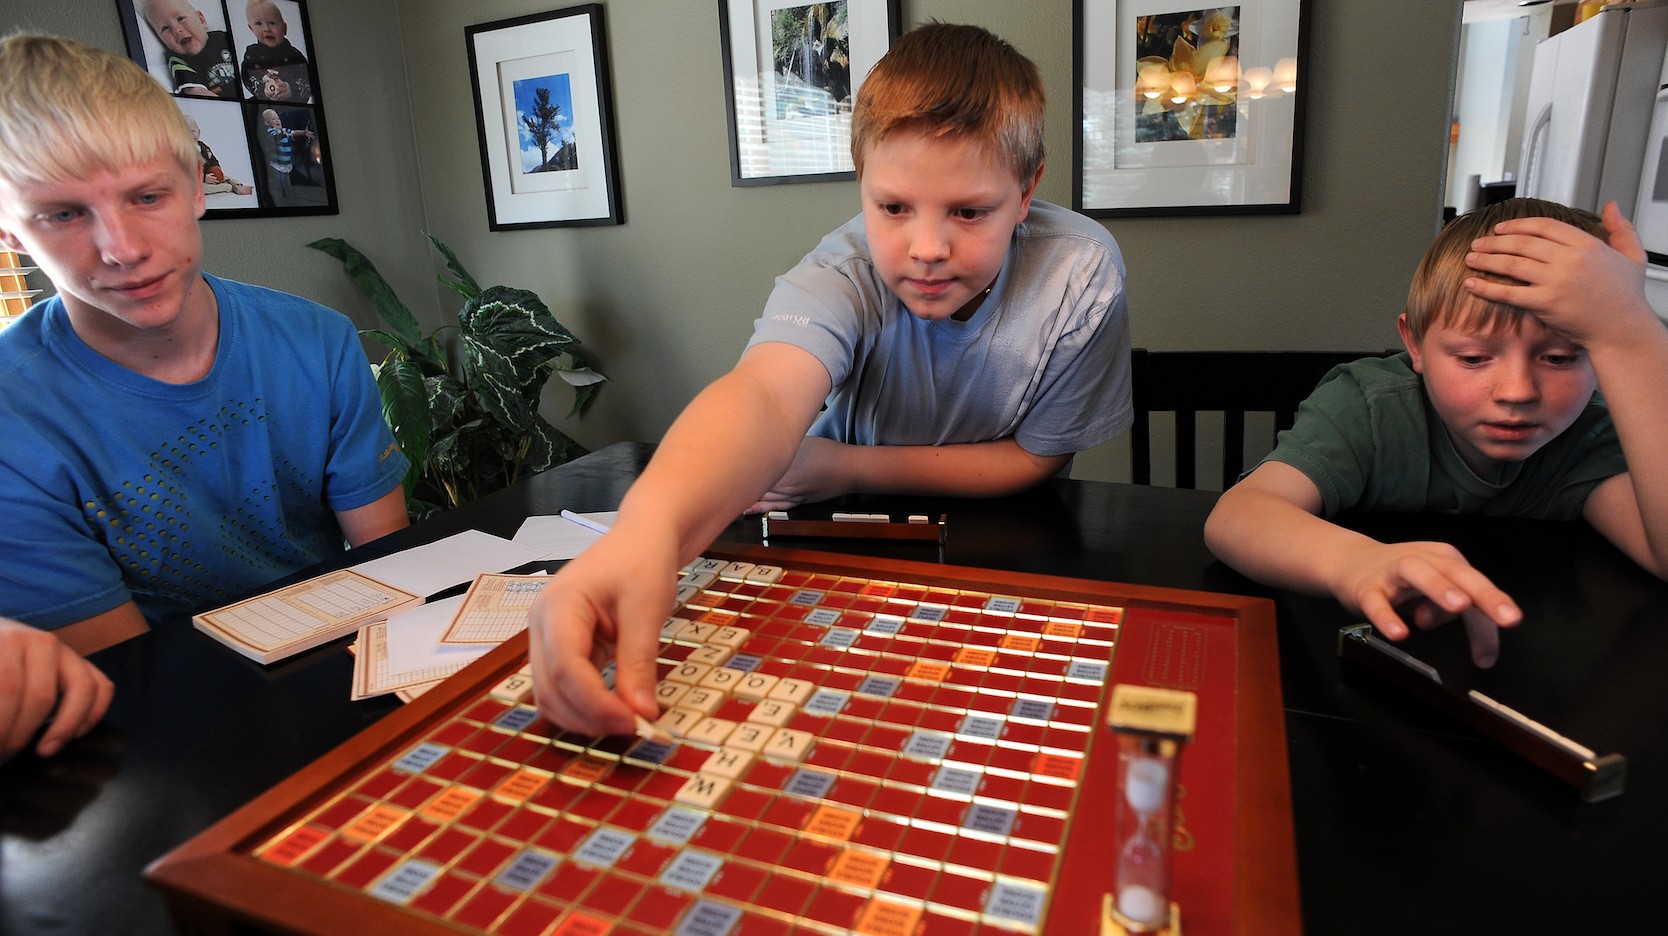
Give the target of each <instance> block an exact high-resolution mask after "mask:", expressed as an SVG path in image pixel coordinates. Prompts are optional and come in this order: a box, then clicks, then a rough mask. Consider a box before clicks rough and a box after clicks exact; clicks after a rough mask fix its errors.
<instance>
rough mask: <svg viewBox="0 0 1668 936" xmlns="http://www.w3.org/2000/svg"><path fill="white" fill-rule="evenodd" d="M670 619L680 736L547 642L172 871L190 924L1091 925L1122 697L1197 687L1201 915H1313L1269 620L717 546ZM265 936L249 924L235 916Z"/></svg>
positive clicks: (546, 935) (155, 878) (229, 821)
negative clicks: (584, 676)
mask: <svg viewBox="0 0 1668 936" xmlns="http://www.w3.org/2000/svg"><path fill="white" fill-rule="evenodd" d="M706 559H707V560H708V561H707V562H706V563H704V564H702V563H697V564H695V565H694V566H692V568H691V569H688V570H685V575H684V578H683V580H682V582H681V583H680V589H679V599H680V602H681V604H680V606H679V608H678V610H677V612H676V613H675V615H674V617H673V618H672V619H671V620H670V621H668V623H667V626H666V627H665V628H664V629H663V631H662V641H661V645H660V670H661V675H662V677H663V678H662V681H661V683H660V686H659V691H660V694H661V697H662V702H663V704H664V705H665V710H664V715H663V717H662V719H661V726H662V727H664V728H665V729H667V731H668V732H670V733H671V734H672V735H673V736H674V740H672V741H671V742H666V741H655V740H649V739H644V738H637V737H626V738H622V737H614V738H601V739H598V738H589V737H582V736H578V735H574V734H571V733H567V732H563V731H560V730H558V729H556V728H555V727H554V726H553V725H551V724H550V723H549V722H548V721H546V720H544V719H542V718H540V717H539V716H538V714H537V712H536V710H535V709H534V707H533V703H532V699H531V698H530V696H529V693H528V688H529V686H530V679H529V678H528V677H527V675H526V669H525V666H526V639H525V635H521V636H518V637H516V638H513V639H511V640H509V641H507V642H506V643H505V644H504V645H502V646H500V647H499V648H497V649H496V650H494V651H492V652H491V653H490V654H488V655H487V656H486V657H484V658H482V659H481V660H480V661H478V662H477V663H475V664H473V665H472V666H471V667H470V668H468V669H466V670H465V671H463V672H462V673H459V674H458V675H457V676H455V677H453V678H452V679H450V680H448V681H446V682H445V683H443V684H441V685H440V686H439V687H438V688H436V689H434V690H432V691H430V692H429V693H427V694H426V695H424V696H422V697H420V698H419V699H417V700H416V701H415V702H413V703H411V704H410V705H407V706H406V707H404V708H403V709H401V710H399V711H397V712H395V713H393V714H391V715H390V716H388V717H387V718H385V719H384V720H382V721H381V722H379V723H377V724H376V725H373V726H372V727H370V728H368V729H366V730H365V731H364V732H363V733H361V734H360V735H359V736H357V737H355V738H353V739H351V740H350V741H348V742H347V743H345V744H343V745H342V746H341V747H340V748H338V749H337V750H335V751H333V752H331V753H330V754H328V755H326V756H325V757H323V758H321V759H320V760H319V761H318V762H316V763H314V764H313V765H310V766H308V767H307V768H305V769H303V770H302V771H300V772H299V773H297V774H296V775H295V776H293V777H291V778H290V779H289V780H287V781H285V782H284V783H282V784H280V785H279V786H278V787H276V788H274V789H273V790H271V791H269V792H268V793H266V794H264V795H263V796H261V797H260V798H258V799H257V800H255V801H254V802H252V803H250V804H249V805H247V806H245V807H244V808H242V809H240V810H238V811H237V812H235V813H233V814H232V815H231V816H229V817H227V818H226V819H224V820H222V821H221V822H219V823H218V824H216V825H214V826H212V827H211V828H209V829H208V830H206V831H205V832H203V833H202V834H200V835H198V836H197V837H195V838H194V839H192V840H191V841H189V842H187V843H185V844H184V845H181V846H180V847H179V848H177V849H175V850H174V851H173V852H171V853H170V854H168V855H166V856H164V857H163V858H162V859H160V860H159V861H158V862H156V863H155V864H154V865H153V866H152V867H151V868H150V869H148V871H147V877H148V878H149V879H150V880H151V881H152V882H153V883H155V884H156V885H158V886H160V887H161V888H162V889H163V890H164V891H165V892H166V893H167V895H168V897H169V903H170V908H171V910H172V912H173V914H174V917H175V920H176V923H177V924H178V925H179V927H180V928H181V930H182V931H183V932H188V933H190V932H205V933H206V932H225V931H228V930H230V929H233V928H235V927H240V926H246V925H247V926H254V927H256V928H258V929H259V930H261V931H270V932H297V933H366V932H401V933H436V934H438V933H448V934H455V933H475V932H493V933H504V934H516V936H535V934H537V936H552V934H554V936H579V934H585V936H592V934H604V933H611V934H620V936H647V934H653V933H674V934H678V936H756V934H757V936H764V934H790V933H792V934H819V933H845V932H858V933H866V934H873V936H913V934H937V933H947V934H999V933H1004V934H1005V933H1022V934H1030V933H1036V934H1051V936H1052V934H1094V933H1098V932H1099V931H1100V925H1101V923H1100V920H1101V905H1102V895H1103V894H1104V893H1106V892H1107V891H1108V890H1109V889H1110V887H1111V883H1112V882H1111V873H1112V872H1111V869H1112V867H1113V861H1114V851H1115V848H1116V845H1115V843H1113V842H1110V841H1109V839H1110V830H1111V827H1112V815H1111V810H1112V809H1113V808H1114V804H1115V803H1116V802H1117V797H1118V791H1117V790H1116V789H1115V788H1114V787H1115V782H1116V781H1115V774H1116V770H1115V758H1116V749H1115V741H1114V739H1113V737H1112V735H1111V734H1110V732H1109V730H1108V729H1106V728H1105V727H1104V726H1103V724H1102V722H1103V718H1104V714H1105V712H1104V708H1105V704H1106V701H1107V699H1108V697H1109V695H1110V688H1111V686H1112V685H1113V684H1114V683H1117V682H1135V683H1140V684H1145V685H1154V686H1160V687H1164V688H1172V689H1186V690H1189V691H1193V692H1195V693H1197V694H1198V696H1199V719H1198V725H1199V727H1198V731H1197V734H1196V737H1195V739H1194V741H1193V743H1192V744H1190V745H1189V746H1188V747H1187V748H1186V749H1185V751H1184V752H1183V755H1182V761H1181V765H1182V766H1181V770H1180V775H1179V785H1180V797H1179V800H1178V803H1177V807H1176V815H1175V817H1174V826H1175V835H1174V843H1173V844H1174V847H1175V864H1174V882H1173V893H1172V899H1173V900H1174V902H1175V903H1176V905H1177V906H1178V908H1179V910H1180V918H1181V924H1182V931H1183V932H1186V933H1194V934H1201V933H1224V934H1226V933H1267V932H1282V933H1295V932H1299V931H1300V930H1301V920H1300V916H1299V908H1298V900H1297V883H1296V859H1295V853H1294V848H1293V840H1292V828H1291V802H1290V793H1289V786H1288V782H1287V762H1286V752H1285V741H1284V725H1283V717H1282V711H1281V706H1280V689H1279V675H1278V660H1277V656H1276V650H1275V636H1274V625H1273V612H1272V606H1271V605H1270V604H1269V603H1268V602H1266V601H1264V600H1260V599H1251V598H1242V597H1236V596H1227V595H1214V594H1206V593H1197V592H1186V591H1178V590H1170V589H1156V588H1143V587H1136V586H1127V585H1117V584H1111V583H1104V582H1092V581H1086V580H1078V579H1065V578H1055V577H1049V576H1041V575H1030V574H1017V573H1004V572H993V571H989V570H977V569H969V568H960V567H954V566H945V565H934V564H927V563H911V562H899V561H891V560H887V561H881V560H874V559H868V558H864V557H853V556H836V555H832V554H824V553H815V552H808V551H802V550H791V549H764V548H757V547H745V546H733V545H728V544H726V545H723V546H715V547H714V548H713V549H712V550H711V551H709V554H708V556H707V557H706ZM240 931H241V930H240Z"/></svg>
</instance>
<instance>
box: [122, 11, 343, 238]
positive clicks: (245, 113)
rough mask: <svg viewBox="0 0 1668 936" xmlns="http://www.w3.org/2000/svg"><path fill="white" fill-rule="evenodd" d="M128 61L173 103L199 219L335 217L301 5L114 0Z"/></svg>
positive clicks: (331, 177)
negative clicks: (192, 149) (189, 139)
mask: <svg viewBox="0 0 1668 936" xmlns="http://www.w3.org/2000/svg"><path fill="white" fill-rule="evenodd" d="M116 7H117V10H118V12H119V13H120V16H121V21H122V34H123V37H124V39H125V41H126V44H127V52H128V57H130V58H132V59H133V60H134V61H135V62H137V63H138V64H139V65H140V67H142V68H144V69H145V71H146V72H147V73H149V74H150V75H151V77H153V78H155V79H156V80H157V82H158V83H159V84H161V85H162V86H163V87H164V88H166V89H167V90H168V92H169V93H170V94H172V95H173V96H174V100H175V101H176V102H177V103H178V104H179V107H180V111H181V112H182V113H183V114H184V115H185V117H186V121H187V123H188V124H190V126H191V128H192V133H193V134H194V135H195V136H196V137H197V147H198V153H199V155H200V156H201V157H202V160H203V191H204V193H205V198H206V201H207V205H208V208H207V211H206V212H205V214H204V217H205V218H224V217H276V216H284V215H327V214H337V213H339V208H338V206H337V201H336V183H335V176H334V173H333V172H332V169H331V161H330V146H329V142H328V135H327V133H326V130H325V121H324V106H323V103H322V100H321V96H320V88H319V80H318V69H317V60H316V58H315V53H314V46H313V36H312V29H311V26H310V24H309V22H308V19H307V8H306V4H305V3H303V2H302V0H116Z"/></svg>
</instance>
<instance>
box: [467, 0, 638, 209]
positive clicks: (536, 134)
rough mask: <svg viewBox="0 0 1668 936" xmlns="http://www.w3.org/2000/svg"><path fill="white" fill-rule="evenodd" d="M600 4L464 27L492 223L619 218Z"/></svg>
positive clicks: (616, 159) (617, 175)
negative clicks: (564, 103) (564, 104)
mask: <svg viewBox="0 0 1668 936" xmlns="http://www.w3.org/2000/svg"><path fill="white" fill-rule="evenodd" d="M602 11H603V8H602V5H601V4H597V3H591V4H585V5H582V6H575V7H566V8H564V9H560V10H552V11H550V12H548V13H535V14H531V15H528V16H518V17H515V18H513V19H504V20H497V21H494V22H490V23H481V24H478V25H475V26H469V27H466V28H465V29H464V44H465V45H466V46H467V47H468V52H469V81H470V84H471V85H472V87H473V90H474V97H475V127H476V131H477V134H478V140H479V142H480V147H481V180H482V183H483V184H484V185H485V187H486V207H487V226H488V227H489V228H490V229H491V230H494V231H516V230H526V229H530V228H548V227H571V226H589V225H605V224H623V223H624V222H625V213H624V209H623V207H622V205H621V202H620V170H619V166H620V160H619V157H618V155H617V154H616V153H615V144H614V140H615V134H614V104H613V94H612V92H611V90H610V87H609V74H610V73H609V69H608V41H607V35H606V32H605V30H604V26H603V13H602ZM564 101H565V102H566V106H563V102H564ZM541 102H542V103H541ZM551 107H554V108H555V110H554V111H551V110H548V108H551ZM564 117H565V118H566V120H565V121H564V119H563V118H564ZM551 144H555V145H554V146H552V145H551ZM552 150H554V151H552Z"/></svg>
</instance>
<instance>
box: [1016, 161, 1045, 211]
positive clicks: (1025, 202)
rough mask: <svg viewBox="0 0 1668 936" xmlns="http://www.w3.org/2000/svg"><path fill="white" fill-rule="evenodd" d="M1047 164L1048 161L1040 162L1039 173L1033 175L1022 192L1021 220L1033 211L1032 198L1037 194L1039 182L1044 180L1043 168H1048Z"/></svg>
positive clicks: (1038, 165)
mask: <svg viewBox="0 0 1668 936" xmlns="http://www.w3.org/2000/svg"><path fill="white" fill-rule="evenodd" d="M1047 166H1048V163H1047V162H1046V161H1045V162H1042V163H1038V164H1037V174H1036V175H1034V176H1032V177H1031V182H1030V184H1029V185H1027V186H1025V190H1024V191H1023V192H1021V193H1020V199H1019V201H1020V204H1019V220H1021V221H1024V220H1025V218H1026V217H1027V216H1028V215H1030V213H1031V199H1032V197H1033V196H1035V195H1036V194H1037V184H1038V183H1039V182H1041V181H1042V174H1043V169H1045V168H1047Z"/></svg>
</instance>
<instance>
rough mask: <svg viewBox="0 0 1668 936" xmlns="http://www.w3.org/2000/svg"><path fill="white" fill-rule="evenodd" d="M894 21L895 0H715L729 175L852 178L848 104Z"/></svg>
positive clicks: (783, 179) (767, 181) (746, 181)
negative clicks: (722, 75) (828, 0)
mask: <svg viewBox="0 0 1668 936" xmlns="http://www.w3.org/2000/svg"><path fill="white" fill-rule="evenodd" d="M900 23H901V18H900V12H899V2H898V0H834V2H828V3H810V2H807V0H745V2H743V0H736V2H734V3H732V2H729V0H718V35H719V45H720V46H721V48H722V51H723V58H724V107H725V110H724V116H725V118H726V120H727V123H728V130H729V143H730V184H731V185H732V186H748V185H780V184H783V183H788V182H832V181H845V180H850V179H855V178H856V177H857V173H856V171H855V167H854V166H853V165H852V161H851V105H852V103H853V102H854V101H855V100H856V98H857V90H858V88H860V87H861V86H862V83H863V78H864V77H865V76H867V75H868V73H869V69H871V68H873V67H874V63H875V62H877V61H879V60H880V57H881V56H882V55H885V54H886V51H887V50H888V49H890V48H891V47H892V43H894V42H896V41H897V39H898V34H899V29H900ZM792 37H797V38H792ZM842 63H843V64H842Z"/></svg>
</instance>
